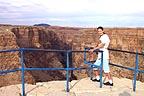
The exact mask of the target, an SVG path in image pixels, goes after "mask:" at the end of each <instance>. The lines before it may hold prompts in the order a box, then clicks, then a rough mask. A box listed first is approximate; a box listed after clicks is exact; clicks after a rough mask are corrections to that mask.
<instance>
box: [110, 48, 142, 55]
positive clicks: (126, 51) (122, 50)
mask: <svg viewBox="0 0 144 96" xmlns="http://www.w3.org/2000/svg"><path fill="white" fill-rule="evenodd" d="M108 50H111V51H119V52H125V53H131V54H139V55H144V53H139V52H131V51H126V50H118V49H112V48H108Z"/></svg>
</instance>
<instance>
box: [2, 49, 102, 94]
mask: <svg viewBox="0 0 144 96" xmlns="http://www.w3.org/2000/svg"><path fill="white" fill-rule="evenodd" d="M15 51H19V52H20V56H21V68H17V69H14V70H4V71H0V74H4V73H9V72H16V71H21V72H22V73H21V76H22V77H21V78H22V96H25V78H24V76H25V74H24V71H25V70H30V71H31V70H51V71H54V70H65V71H66V92H69V71H71V70H83V69H92V68H96V67H98V68H101V70H102V67H99V66H92V65H91V64H89V65H91V66H90V67H79V68H69V63H70V61H69V57H70V53H73V52H85V53H86V52H88V50H49V49H35V48H18V49H10V50H0V53H2V52H15ZM24 51H44V52H48V53H49V52H62V53H63V52H64V53H66V68H24ZM96 51H99V52H102V51H100V50H95V52H96ZM102 54H103V52H102ZM102 56H103V55H102ZM101 62H103V61H101ZM87 64H88V63H87ZM101 72H102V71H101ZM100 77H101V80H100V81H101V82H100V88H101V87H102V73H101V76H100Z"/></svg>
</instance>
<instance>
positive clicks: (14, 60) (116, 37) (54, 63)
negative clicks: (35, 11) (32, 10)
mask: <svg viewBox="0 0 144 96" xmlns="http://www.w3.org/2000/svg"><path fill="white" fill-rule="evenodd" d="M105 31H106V33H107V34H108V35H109V36H110V39H111V43H110V48H114V49H120V50H128V51H132V52H141V53H143V52H144V44H143V42H144V28H106V29H105ZM97 38H98V34H97V32H96V30H95V28H72V27H58V26H49V27H35V26H0V42H1V44H0V50H5V49H14V48H43V49H52V50H55V49H56V50H84V48H85V47H92V46H94V45H95V44H97ZM19 54H20V53H19V52H9V53H0V58H1V59H0V70H1V71H3V70H7V69H9V70H12V69H16V68H21V61H20V55H19ZM87 55H88V59H89V60H90V59H91V55H89V54H87ZM24 56H25V67H27V68H64V67H66V54H65V53H55V52H54V53H48V52H40V51H37V52H36V51H25V52H24ZM96 56H97V55H96V54H95V57H94V58H96ZM70 60H71V65H70V67H80V66H86V65H84V62H83V53H72V54H71V58H70ZM110 61H111V62H112V63H115V64H120V65H123V66H128V67H132V68H133V67H134V66H135V55H131V54H127V53H119V52H113V51H110ZM143 61H144V58H143V57H142V56H139V68H140V69H143V68H144V66H143ZM111 72H112V75H113V76H117V77H127V78H133V72H132V71H128V70H125V69H121V68H117V67H112V66H111ZM71 75H72V76H71V77H72V79H81V78H84V77H88V76H89V70H81V71H73V72H72V73H71ZM65 76H66V75H65V71H25V82H26V83H32V84H34V83H36V82H38V81H39V82H45V81H50V80H64V79H65ZM143 77H144V76H143V74H141V73H139V74H138V79H139V80H141V81H144V78H143ZM0 78H1V79H0V86H6V85H11V84H17V83H21V72H14V73H7V74H3V75H0ZM4 82H5V83H4Z"/></svg>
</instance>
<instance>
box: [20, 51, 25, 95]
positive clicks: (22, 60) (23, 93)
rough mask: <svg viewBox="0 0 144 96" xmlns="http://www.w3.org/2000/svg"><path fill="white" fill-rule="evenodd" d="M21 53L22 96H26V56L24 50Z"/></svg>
mask: <svg viewBox="0 0 144 96" xmlns="http://www.w3.org/2000/svg"><path fill="white" fill-rule="evenodd" d="M20 53H21V67H22V68H21V72H22V96H25V78H24V54H23V49H20Z"/></svg>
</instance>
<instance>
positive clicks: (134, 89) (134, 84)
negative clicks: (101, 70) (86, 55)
mask: <svg viewBox="0 0 144 96" xmlns="http://www.w3.org/2000/svg"><path fill="white" fill-rule="evenodd" d="M109 50H110V51H117V52H124V53H129V54H135V55H136V56H135V58H136V59H135V68H129V67H126V66H121V65H118V64H112V63H110V65H112V66H116V67H120V68H124V69H127V70H131V71H134V76H133V77H134V82H133V91H136V79H137V73H138V72H141V73H144V70H139V69H138V63H139V58H138V56H139V55H143V56H144V53H138V52H130V51H125V50H117V49H109Z"/></svg>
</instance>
